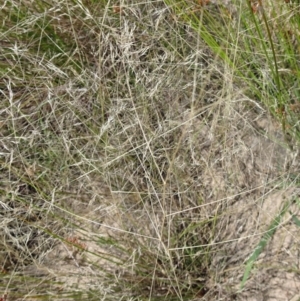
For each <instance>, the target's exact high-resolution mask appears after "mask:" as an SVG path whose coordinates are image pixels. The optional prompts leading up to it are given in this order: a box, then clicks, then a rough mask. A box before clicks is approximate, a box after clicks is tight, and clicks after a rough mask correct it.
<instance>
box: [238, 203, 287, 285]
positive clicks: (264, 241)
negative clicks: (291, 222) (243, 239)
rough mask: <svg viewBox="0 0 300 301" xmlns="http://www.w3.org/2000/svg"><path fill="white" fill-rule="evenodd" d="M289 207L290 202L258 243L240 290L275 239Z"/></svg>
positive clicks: (248, 263) (247, 265)
mask: <svg viewBox="0 0 300 301" xmlns="http://www.w3.org/2000/svg"><path fill="white" fill-rule="evenodd" d="M288 207H289V202H286V203H285V204H284V206H283V208H282V210H281V211H280V213H279V214H278V215H277V216H276V217H275V218H274V219H273V221H272V223H271V225H270V226H269V228H268V230H267V232H266V233H265V234H264V235H263V237H262V239H261V240H260V242H259V243H258V245H257V247H256V248H255V250H254V252H253V253H252V255H251V256H250V258H249V259H248V261H247V264H246V269H245V272H244V276H243V279H242V282H241V285H240V288H241V289H243V287H244V285H245V283H246V281H247V280H248V278H249V275H250V273H251V271H252V267H253V264H254V262H255V261H256V259H257V258H258V256H259V255H260V254H261V252H262V251H263V250H264V248H265V246H266V245H267V243H268V241H269V240H270V239H271V238H272V237H273V235H274V234H275V232H276V230H277V228H278V226H279V225H280V221H281V218H282V217H283V215H284V214H285V213H286V211H287V209H288Z"/></svg>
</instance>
